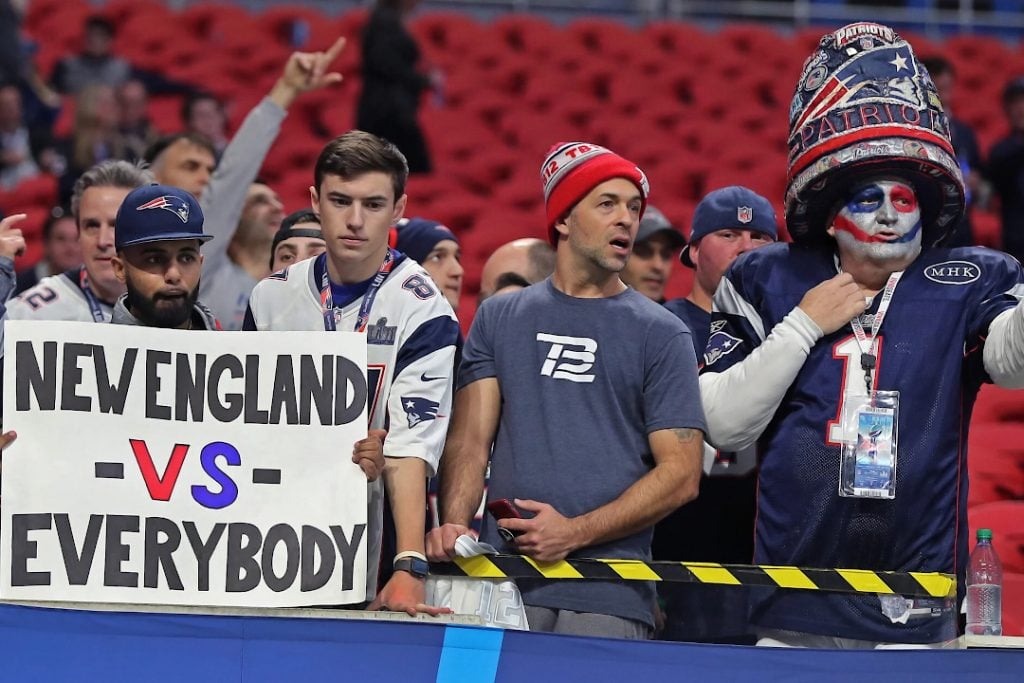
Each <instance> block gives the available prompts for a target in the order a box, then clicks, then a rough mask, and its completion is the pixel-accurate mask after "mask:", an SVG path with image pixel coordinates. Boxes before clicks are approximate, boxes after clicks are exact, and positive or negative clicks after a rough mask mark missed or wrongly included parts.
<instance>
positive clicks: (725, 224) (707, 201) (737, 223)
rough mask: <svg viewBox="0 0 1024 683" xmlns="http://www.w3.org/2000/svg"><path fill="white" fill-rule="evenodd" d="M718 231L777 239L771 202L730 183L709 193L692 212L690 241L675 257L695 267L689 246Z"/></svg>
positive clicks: (777, 227)
mask: <svg viewBox="0 0 1024 683" xmlns="http://www.w3.org/2000/svg"><path fill="white" fill-rule="evenodd" d="M719 230H753V231H754V232H759V233H762V234H764V235H768V236H769V237H771V238H772V240H773V241H774V240H777V239H779V226H778V222H777V221H776V219H775V209H774V208H773V207H772V203H771V202H769V201H768V200H767V199H765V198H764V197H762V196H761V195H759V194H758V193H756V192H754V191H753V190H751V189H749V188H746V187H743V186H741V185H730V186H729V187H723V188H721V189H718V190H715V191H714V192H709V193H708V194H707V196H705V197H704V199H702V200H700V204H698V205H697V208H696V209H695V210H694V212H693V223H692V224H691V230H690V241H689V242H687V244H686V246H685V247H683V251H682V252H681V253H680V254H679V260H680V261H682V263H683V265H684V266H689V267H690V268H695V267H696V266H694V264H693V260H692V259H691V258H690V245H691V244H695V243H697V242H699V241H700V239H701V238H702V237H704V236H705V235H708V234H710V233H713V232H718V231H719Z"/></svg>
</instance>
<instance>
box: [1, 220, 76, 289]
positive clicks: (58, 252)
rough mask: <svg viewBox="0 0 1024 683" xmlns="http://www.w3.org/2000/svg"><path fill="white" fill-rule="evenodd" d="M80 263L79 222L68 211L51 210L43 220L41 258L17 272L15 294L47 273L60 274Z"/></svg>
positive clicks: (30, 285)
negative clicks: (27, 267)
mask: <svg viewBox="0 0 1024 683" xmlns="http://www.w3.org/2000/svg"><path fill="white" fill-rule="evenodd" d="M81 263H82V247H81V246H80V245H79V244H78V225H77V224H76V223H75V217H74V216H72V215H71V212H70V211H64V210H63V209H61V208H56V209H54V210H53V211H52V212H51V213H50V215H49V216H48V217H47V218H46V222H45V223H43V258H42V259H40V261H39V263H37V264H36V265H35V266H34V267H32V268H29V269H27V270H23V271H21V272H20V273H18V286H17V288H16V289H15V290H14V293H15V294H21V293H22V292H24V291H25V290H26V289H30V288H31V287H35V286H36V285H37V284H38V283H39V281H40V280H42V279H43V278H44V277H49V276H50V275H59V274H61V273H63V272H66V271H69V270H71V269H72V268H76V267H77V266H79V265H80V264H81Z"/></svg>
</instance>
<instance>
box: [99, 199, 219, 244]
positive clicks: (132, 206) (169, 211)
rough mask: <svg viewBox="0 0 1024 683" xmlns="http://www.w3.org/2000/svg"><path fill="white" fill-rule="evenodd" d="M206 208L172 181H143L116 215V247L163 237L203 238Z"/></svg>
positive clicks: (163, 238)
mask: <svg viewBox="0 0 1024 683" xmlns="http://www.w3.org/2000/svg"><path fill="white" fill-rule="evenodd" d="M203 220H204V219H203V210H202V209H201V208H199V202H197V201H196V198H195V197H193V196H192V195H190V194H189V193H188V192H185V190H182V189H181V188H177V187H171V186H170V185H157V184H156V183H154V184H152V185H143V186H142V187H138V188H135V189H134V190H132V191H131V192H129V193H128V196H127V197H125V198H124V201H123V202H121V206H120V208H118V210H117V218H115V219H114V248H115V249H117V250H118V251H120V250H121V249H123V248H125V247H128V246H131V245H133V244H144V243H146V242H160V241H163V240H199V241H200V242H207V241H209V240H212V239H213V235H206V234H204V233H203Z"/></svg>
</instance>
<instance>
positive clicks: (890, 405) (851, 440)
mask: <svg viewBox="0 0 1024 683" xmlns="http://www.w3.org/2000/svg"><path fill="white" fill-rule="evenodd" d="M899 407H900V393H899V392H898V391H872V392H871V393H870V394H869V395H868V396H860V397H851V398H850V399H849V400H848V401H847V402H846V405H845V406H844V409H843V416H842V425H843V435H844V437H845V438H844V440H843V443H842V450H841V451H840V456H839V495H840V496H843V497H847V498H883V499H892V498H895V497H896V445H897V436H898V433H899V430H898V429H897V426H898V424H899Z"/></svg>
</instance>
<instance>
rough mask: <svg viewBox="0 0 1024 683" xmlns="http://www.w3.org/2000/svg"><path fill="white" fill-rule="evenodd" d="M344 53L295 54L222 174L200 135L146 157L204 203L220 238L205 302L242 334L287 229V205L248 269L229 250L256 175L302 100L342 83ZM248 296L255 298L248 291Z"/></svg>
mask: <svg viewBox="0 0 1024 683" xmlns="http://www.w3.org/2000/svg"><path fill="white" fill-rule="evenodd" d="M344 47H345V39H344V38H339V39H338V40H336V41H335V42H334V44H333V45H331V47H330V48H329V49H327V50H326V51H324V52H293V53H292V54H291V56H290V57H289V58H288V61H287V62H286V63H285V65H284V68H283V69H282V73H281V76H280V77H279V78H278V79H277V81H276V82H275V83H274V86H273V87H272V88H271V89H270V92H269V93H267V96H266V97H265V98H263V101H261V102H260V103H259V104H257V105H256V106H255V107H253V109H252V111H250V112H249V113H248V115H246V117H245V120H244V121H243V122H242V125H241V127H240V128H239V129H238V132H237V133H236V134H235V136H234V137H233V138H232V139H231V143H230V144H229V145H228V147H227V149H226V150H224V155H223V157H222V158H221V160H220V163H219V164H216V170H213V169H214V164H215V163H216V161H215V154H214V149H213V145H212V143H210V142H209V141H208V140H205V138H204V136H201V135H199V134H197V133H183V134H179V135H177V136H171V137H170V138H164V139H162V140H160V141H158V142H157V143H156V144H155V145H154V146H153V147H152V148H151V149H150V150H149V151H147V153H146V160H147V161H149V162H150V163H151V164H152V165H153V171H154V173H155V174H156V176H157V180H159V181H160V182H161V183H163V184H164V185H176V186H178V187H181V188H183V189H185V190H187V191H189V192H192V194H193V195H195V196H196V198H197V199H199V204H200V206H201V207H202V209H203V214H204V215H205V216H206V225H205V228H206V230H207V231H208V232H209V233H210V234H212V235H214V236H215V237H216V239H215V240H214V241H213V242H211V243H210V245H209V246H207V248H206V251H205V253H204V257H205V258H204V261H203V279H202V281H201V282H200V287H201V289H200V292H199V297H200V298H201V299H202V300H203V301H205V302H207V304H209V305H210V308H211V309H213V312H214V313H215V314H216V315H217V318H218V319H219V320H220V321H221V324H222V325H223V326H224V329H238V327H237V326H236V322H237V324H240V323H241V320H240V315H244V312H245V303H244V302H242V301H240V300H239V297H240V292H241V291H243V289H244V287H245V286H246V285H248V287H249V290H251V289H252V284H253V283H254V277H253V275H252V273H251V272H250V271H252V272H256V270H257V269H258V271H259V272H260V273H262V274H261V275H260V277H262V276H263V275H265V274H266V272H267V271H266V267H267V251H268V250H269V249H270V246H271V242H272V241H273V236H274V233H275V232H276V230H277V227H278V226H279V225H280V213H281V208H280V206H279V207H278V209H277V212H278V217H277V219H276V222H275V221H270V223H268V225H267V226H266V229H267V230H268V231H269V233H268V234H267V236H266V237H265V238H263V237H262V236H260V235H258V233H257V234H255V235H254V237H255V239H257V240H261V241H260V244H261V245H262V246H261V247H260V251H259V252H258V253H257V252H256V251H255V249H253V250H252V251H251V252H250V251H249V248H245V249H240V250H239V252H236V253H241V252H243V251H244V252H245V253H246V254H247V255H248V256H247V259H246V264H245V265H240V264H238V263H235V262H234V261H233V260H232V257H231V256H230V255H229V254H228V248H229V247H230V246H231V245H233V244H236V243H235V241H234V240H233V239H232V237H233V235H234V233H235V230H236V229H237V228H238V227H239V226H241V225H243V221H242V213H243V210H244V209H245V207H246V206H247V204H248V203H250V201H251V200H252V196H251V192H252V185H253V182H254V181H255V180H256V174H257V173H258V172H259V169H260V167H261V166H262V165H263V159H264V158H265V157H266V154H267V151H268V150H269V149H270V146H271V145H272V144H273V142H274V140H275V139H276V137H277V134H278V132H279V131H280V129H281V122H282V121H283V120H284V117H285V116H286V115H287V112H288V109H289V107H291V105H292V103H293V102H294V101H295V100H296V98H298V97H299V96H300V95H302V93H305V92H309V91H310V90H316V89H319V88H324V87H328V86H330V85H333V84H335V83H340V82H341V74H340V73H337V72H332V71H328V69H329V68H330V66H331V63H332V62H334V60H335V59H336V58H337V56H338V55H339V54H341V51H342V49H343V48H344ZM196 147H200V148H205V153H204V150H195V149H192V148H196ZM182 149H189V155H190V158H191V161H188V163H186V164H184V165H182V164H179V163H177V162H176V161H175V159H176V158H177V156H176V155H177V153H178V152H180V151H181V150H182ZM211 172H212V175H211ZM193 188H194V189H193ZM274 200H275V201H276V195H274ZM249 257H251V258H249ZM245 294H246V296H248V291H246V292H245ZM239 310H241V314H240V313H239Z"/></svg>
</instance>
